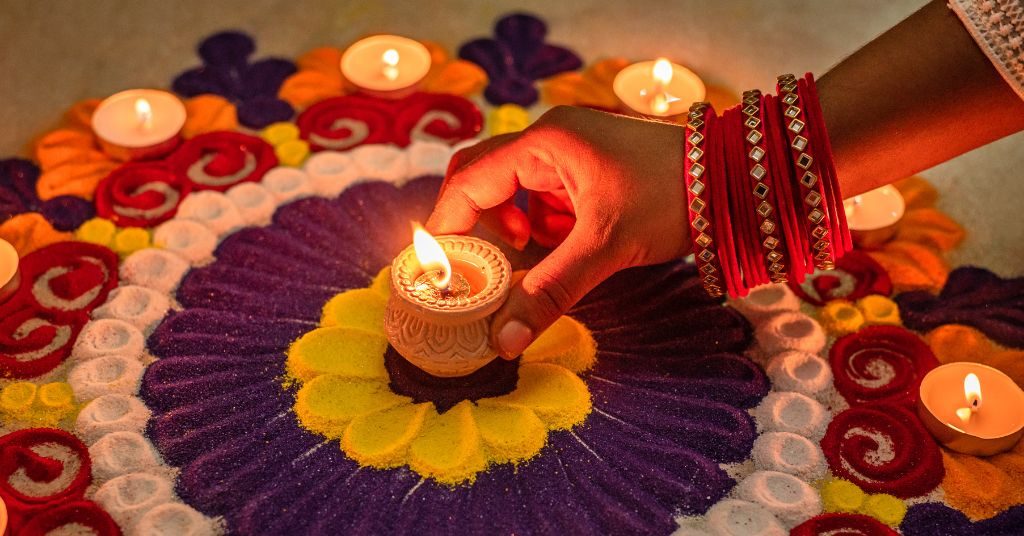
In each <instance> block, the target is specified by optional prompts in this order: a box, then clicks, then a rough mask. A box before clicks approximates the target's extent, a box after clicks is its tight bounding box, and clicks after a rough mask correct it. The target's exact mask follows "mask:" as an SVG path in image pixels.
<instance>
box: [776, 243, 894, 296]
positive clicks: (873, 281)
mask: <svg viewBox="0 0 1024 536" xmlns="http://www.w3.org/2000/svg"><path fill="white" fill-rule="evenodd" d="M789 288H791V289H793V293H795V294H796V295H797V296H799V297H800V299H802V300H804V301H805V302H807V303H810V304H811V305H814V306H815V307H821V306H822V305H825V304H826V303H827V302H829V301H831V300H835V299H840V298H841V299H844V300H850V301H854V300H859V299H860V298H863V297H864V296H867V295H869V294H881V295H882V296H888V295H890V294H892V281H891V280H890V279H889V273H888V272H886V271H885V268H883V267H882V265H881V264H878V263H877V262H876V261H875V260H874V259H872V258H871V256H870V255H868V254H867V253H864V252H863V251H857V250H854V251H851V252H849V253H847V254H846V255H843V257H842V258H840V259H839V261H838V262H837V263H836V269H835V270H829V271H827V272H815V274H814V275H813V276H809V277H808V278H807V279H806V280H804V282H803V283H797V282H796V281H795V280H793V279H790V281H789Z"/></svg>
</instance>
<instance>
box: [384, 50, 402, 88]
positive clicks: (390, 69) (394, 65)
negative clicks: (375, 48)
mask: <svg viewBox="0 0 1024 536" xmlns="http://www.w3.org/2000/svg"><path fill="white" fill-rule="evenodd" d="M398 60H399V56H398V51H397V50H395V49H393V48H389V49H387V50H385V51H384V54H382V55H381V57H380V62H381V64H382V65H381V73H383V74H384V78H387V79H388V80H395V79H397V78H398Z"/></svg>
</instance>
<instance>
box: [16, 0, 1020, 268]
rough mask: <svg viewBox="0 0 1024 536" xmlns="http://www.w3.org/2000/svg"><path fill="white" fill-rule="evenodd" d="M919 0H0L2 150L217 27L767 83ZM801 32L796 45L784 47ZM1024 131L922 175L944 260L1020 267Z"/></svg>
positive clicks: (145, 78) (275, 47) (838, 55)
mask: <svg viewBox="0 0 1024 536" xmlns="http://www.w3.org/2000/svg"><path fill="white" fill-rule="evenodd" d="M922 3H923V0H857V1H843V0H834V1H830V2H825V1H811V0H803V1H801V0H787V1H775V2H770V3H769V2H761V1H758V0H728V1H719V2H700V1H697V0H685V1H682V0H676V1H672V0H653V1H639V2H637V1H631V2H623V1H615V2H612V1H597V0H592V1H573V0H563V1H561V2H551V1H550V0H525V1H520V2H496V1H495V2H486V1H480V0H431V1H426V2H424V1H423V0H419V1H412V0H391V1H384V0H380V1H376V2H345V1H343V0H301V1H300V0H247V1H240V0H219V1H216V2H211V1H209V0H174V1H167V0H133V1H128V0H122V1H112V0H90V1H88V2H83V1H79V0H47V1H39V0H0V13H2V14H0V35H2V36H3V37H4V43H3V46H2V47H0V73H2V78H0V124H2V125H3V127H2V128H0V155H12V154H26V143H27V142H28V141H29V140H31V139H32V138H33V137H34V136H36V135H38V134H40V133H41V132H43V131H45V130H46V129H47V128H49V127H51V126H52V125H53V124H54V123H55V122H56V121H57V120H58V119H59V117H60V114H61V113H62V111H63V110H64V109H65V108H66V107H67V106H68V105H70V104H71V103H73V102H75V101H76V100H78V99H82V98H86V97H103V96H106V95H109V94H111V93H114V92H116V91H118V90H121V89H126V88H130V87H147V86H149V87H167V86H168V85H169V84H170V81H171V80H172V78H173V77H174V76H175V75H176V74H177V73H178V72H180V71H181V70H183V69H186V68H188V67H191V66H193V65H195V64H196V63H197V61H198V60H197V58H196V56H195V54H194V49H195V46H196V44H197V43H198V42H199V40H200V39H202V38H203V37H204V36H207V35H209V34H211V33H213V32H216V31H218V30H222V29H229V28H234V29H241V30H245V31H247V32H249V33H251V34H252V35H253V36H255V37H256V39H257V43H258V47H259V48H258V50H257V56H266V55H281V56H285V57H290V58H294V57H296V56H297V55H299V54H300V53H302V52H304V51H306V50H308V49H310V48H313V47H316V46H321V45H338V46H342V45H344V44H346V43H348V42H351V41H352V40H353V39H355V38H357V37H359V36H360V35H362V34H366V33H370V32H392V33H398V34H403V35H407V36H410V37H414V38H422V39H431V40H434V41H438V42H441V43H442V44H444V45H446V46H447V47H448V48H449V50H454V49H455V48H456V47H457V46H458V45H459V44H460V43H462V42H464V41H466V40H467V39H469V38H472V37H477V36H482V35H488V34H490V32H491V26H492V23H493V21H494V20H495V19H496V18H498V17H499V16H501V15H502V14H505V13H508V12H511V11H516V10H523V11H529V12H533V13H536V14H538V15H540V16H542V17H543V18H544V19H546V20H547V21H548V23H549V25H550V28H551V35H550V38H551V40H552V41H554V42H557V43H562V44H565V45H568V46H570V47H571V48H573V49H575V50H576V51H578V52H579V53H580V54H581V55H582V56H583V58H584V60H585V61H586V62H587V63H589V62H591V61H593V60H595V59H598V58H602V57H609V56H624V57H629V58H634V59H647V58H652V57H655V56H661V55H665V56H669V57H671V58H672V59H674V60H675V61H677V62H679V63H683V64H686V65H688V66H690V67H691V68H693V69H694V70H695V71H697V72H698V73H700V74H701V76H702V77H704V78H705V79H706V80H708V81H709V82H714V83H721V84H725V85H727V86H729V87H732V88H735V89H741V88H747V87H771V86H774V80H775V75H777V74H779V73H781V72H803V71H806V70H810V71H813V72H815V73H823V72H824V71H826V70H827V69H828V68H829V67H830V66H831V65H833V64H835V63H836V62H838V61H839V60H840V59H842V58H843V57H844V56H845V55H847V54H849V53H850V52H852V51H853V50H855V49H856V48H857V47H859V46H860V45H861V44H863V43H865V42H867V41H869V40H870V39H871V38H872V37H874V36H875V35H877V34H879V33H881V32H882V31H884V30H885V29H887V28H889V27H890V26H892V25H893V24H895V23H896V22H898V21H899V20H901V19H902V18H904V17H906V16H907V15H909V14H910V13H912V12H913V11H915V10H916V9H917V8H918V7H920V5H921V4H922ZM794 43H800V45H799V46H798V45H794ZM1022 168H1024V134H1017V135H1016V136H1012V137H1010V138H1007V139H1004V140H1002V141H1000V142H997V143H993V144H992V145H990V146H988V147H985V148H982V149H980V150H978V151H975V152H973V153H971V154H968V155H964V156H963V157H960V158H958V159H956V160H954V161H951V162H948V163H946V164H943V165H941V166H938V167H936V168H934V169H932V170H929V171H928V172H927V173H925V176H926V177H928V178H929V179H931V180H932V181H933V182H934V183H936V184H937V185H938V186H939V187H940V189H941V190H942V191H943V193H944V196H943V200H942V208H943V209H945V210H946V211H947V212H949V213H950V214H952V215H953V216H954V217H955V218H957V219H958V220H960V221H961V222H962V223H964V224H966V225H967V227H968V228H969V229H970V231H971V235H970V236H969V238H968V242H967V243H966V244H965V245H964V246H963V247H961V248H960V249H959V250H958V251H957V252H956V254H955V257H954V262H955V263H957V264H977V265H981V266H986V267H988V268H991V269H994V270H995V271H997V272H999V273H1001V274H1004V275H1020V274H1024V223H1022V219H1021V217H1020V214H1019V210H1018V205H1019V204H1020V200H1021V199H1024V181H1022V180H1020V179H1021V178H1020V173H1021V169H1022Z"/></svg>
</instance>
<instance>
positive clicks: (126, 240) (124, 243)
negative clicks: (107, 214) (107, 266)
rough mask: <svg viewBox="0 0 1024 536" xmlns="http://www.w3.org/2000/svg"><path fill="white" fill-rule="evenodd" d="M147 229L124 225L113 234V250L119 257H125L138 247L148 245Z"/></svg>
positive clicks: (144, 247) (143, 247) (149, 240)
mask: <svg viewBox="0 0 1024 536" xmlns="http://www.w3.org/2000/svg"><path fill="white" fill-rule="evenodd" d="M150 243H151V239H150V236H149V231H148V230H147V229H143V228H142V227H125V228H124V229H121V230H119V231H118V232H117V234H116V235H115V236H114V243H113V250H114V251H116V252H117V253H118V254H119V255H121V257H122V258H123V257H127V256H128V255H131V254H132V253H135V252H136V251H139V250H140V249H146V248H148V247H149V245H150Z"/></svg>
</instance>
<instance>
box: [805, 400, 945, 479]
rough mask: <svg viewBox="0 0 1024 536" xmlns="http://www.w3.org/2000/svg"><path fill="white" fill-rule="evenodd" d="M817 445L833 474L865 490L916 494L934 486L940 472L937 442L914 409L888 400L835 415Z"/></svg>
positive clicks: (940, 476)
mask: <svg viewBox="0 0 1024 536" xmlns="http://www.w3.org/2000/svg"><path fill="white" fill-rule="evenodd" d="M821 449H822V450H823V451H824V453H825V458H826V459H828V464H829V467H830V468H831V469H832V472H833V474H835V475H837V476H840V477H842V478H845V479H847V480H849V481H851V482H853V483H855V484H857V485H858V486H860V487H861V488H862V489H864V491H867V492H869V493H889V494H891V495H895V496H897V497H902V498H908V497H917V496H919V495H924V494H926V493H928V492H930V491H931V490H933V489H935V487H936V486H938V485H939V482H941V481H942V477H943V476H944V475H945V469H944V468H943V465H942V455H941V453H940V452H939V447H938V446H937V445H936V444H935V440H933V439H932V437H931V436H930V435H928V432H927V431H926V430H925V429H924V426H922V425H921V423H920V421H918V418H917V415H915V414H914V413H913V412H912V411H910V410H909V409H906V408H904V407H902V406H897V405H893V404H876V405H873V406H872V407H867V406H861V407H854V408H850V409H848V410H846V411H844V412H842V413H840V414H839V415H836V417H835V418H834V419H833V420H832V422H831V423H830V424H829V426H828V430H827V431H826V432H825V437H824V438H823V439H822V440H821Z"/></svg>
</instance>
